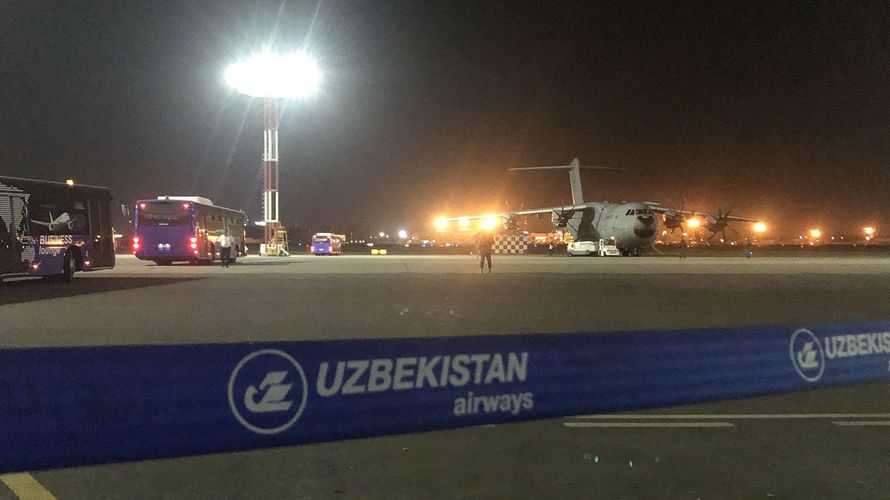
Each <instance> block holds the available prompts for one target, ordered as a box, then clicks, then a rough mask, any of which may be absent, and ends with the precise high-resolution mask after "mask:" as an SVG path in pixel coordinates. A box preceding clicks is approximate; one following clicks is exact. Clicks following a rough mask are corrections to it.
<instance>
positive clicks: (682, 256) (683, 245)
mask: <svg viewBox="0 0 890 500" xmlns="http://www.w3.org/2000/svg"><path fill="white" fill-rule="evenodd" d="M686 246H687V245H686V238H680V245H679V247H680V259H685V258H686Z"/></svg>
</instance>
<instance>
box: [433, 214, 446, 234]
mask: <svg viewBox="0 0 890 500" xmlns="http://www.w3.org/2000/svg"><path fill="white" fill-rule="evenodd" d="M435 224H436V229H438V230H439V231H444V230H446V229H448V217H438V218H436V222H435Z"/></svg>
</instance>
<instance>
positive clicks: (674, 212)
mask: <svg viewBox="0 0 890 500" xmlns="http://www.w3.org/2000/svg"><path fill="white" fill-rule="evenodd" d="M645 204H646V206H648V207H649V208H650V209H652V211H653V212H655V213H659V214H667V215H668V216H673V217H676V216H678V215H684V216H693V217H711V218H715V219H716V218H718V216H720V219H722V220H725V221H727V222H764V221H766V219H764V218H762V217H745V216H741V215H727V214H714V213H711V212H702V211H700V210H685V209H680V208H670V207H665V206H663V205H661V204H660V203H655V202H651V201H647V202H645Z"/></svg>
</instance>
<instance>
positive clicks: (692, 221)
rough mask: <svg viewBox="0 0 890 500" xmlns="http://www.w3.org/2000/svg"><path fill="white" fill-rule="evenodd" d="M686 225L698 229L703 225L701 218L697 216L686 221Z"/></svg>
mask: <svg viewBox="0 0 890 500" xmlns="http://www.w3.org/2000/svg"><path fill="white" fill-rule="evenodd" d="M686 225H687V226H689V228H690V229H696V228H698V227H699V226H701V220H699V219H698V218H697V217H693V218H691V219H689V220H688V221H686Z"/></svg>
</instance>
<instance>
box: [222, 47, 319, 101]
mask: <svg viewBox="0 0 890 500" xmlns="http://www.w3.org/2000/svg"><path fill="white" fill-rule="evenodd" d="M225 76H226V83H228V84H229V85H230V86H231V87H232V88H234V89H235V90H237V91H238V92H241V93H242V94H247V95H249V96H252V97H275V98H294V99H299V98H302V97H307V96H309V95H311V94H312V93H313V92H315V89H317V88H318V84H319V83H320V82H321V71H319V69H318V66H316V65H315V61H313V60H312V58H311V57H309V56H308V55H307V54H306V53H305V52H292V53H290V54H273V53H272V52H269V51H266V52H263V53H261V54H257V55H255V56H253V57H251V58H250V59H247V60H246V61H242V62H238V63H235V64H232V65H229V67H228V68H226V75H225Z"/></svg>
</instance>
